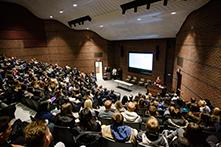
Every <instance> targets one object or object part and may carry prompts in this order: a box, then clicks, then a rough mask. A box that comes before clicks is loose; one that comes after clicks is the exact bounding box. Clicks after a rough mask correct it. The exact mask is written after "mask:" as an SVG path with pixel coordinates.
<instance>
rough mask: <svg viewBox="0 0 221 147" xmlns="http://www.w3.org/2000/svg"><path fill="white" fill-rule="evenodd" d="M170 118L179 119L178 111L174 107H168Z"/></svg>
mask: <svg viewBox="0 0 221 147" xmlns="http://www.w3.org/2000/svg"><path fill="white" fill-rule="evenodd" d="M169 112H170V116H171V117H172V118H176V117H180V109H179V108H176V107H174V106H170V107H169Z"/></svg>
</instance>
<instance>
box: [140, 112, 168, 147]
mask: <svg viewBox="0 0 221 147" xmlns="http://www.w3.org/2000/svg"><path fill="white" fill-rule="evenodd" d="M159 130H160V125H159V122H158V120H157V119H156V118H155V117H153V116H150V117H149V118H148V120H147V121H146V131H142V132H140V133H138V135H137V141H138V143H139V144H141V145H144V146H149V147H155V146H164V147H169V143H168V140H167V138H166V136H164V135H163V134H161V133H160V131H159Z"/></svg>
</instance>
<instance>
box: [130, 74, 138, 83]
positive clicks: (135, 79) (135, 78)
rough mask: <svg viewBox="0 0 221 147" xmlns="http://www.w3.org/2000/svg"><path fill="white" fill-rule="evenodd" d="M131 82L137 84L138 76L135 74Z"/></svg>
mask: <svg viewBox="0 0 221 147" xmlns="http://www.w3.org/2000/svg"><path fill="white" fill-rule="evenodd" d="M131 83H133V84H137V77H136V76H133V79H132V80H131Z"/></svg>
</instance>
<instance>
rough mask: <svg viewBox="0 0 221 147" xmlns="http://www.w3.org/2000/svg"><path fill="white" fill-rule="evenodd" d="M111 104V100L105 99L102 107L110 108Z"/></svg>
mask: <svg viewBox="0 0 221 147" xmlns="http://www.w3.org/2000/svg"><path fill="white" fill-rule="evenodd" d="M111 106H112V101H111V100H106V101H105V102H104V107H105V109H106V110H110V109H111Z"/></svg>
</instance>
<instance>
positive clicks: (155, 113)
mask: <svg viewBox="0 0 221 147" xmlns="http://www.w3.org/2000/svg"><path fill="white" fill-rule="evenodd" d="M145 115H147V116H154V117H157V116H159V112H158V111H157V108H156V106H154V105H150V106H149V108H148V110H147V111H146V112H145Z"/></svg>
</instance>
